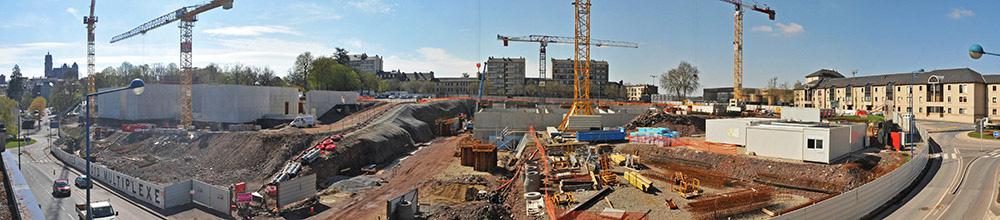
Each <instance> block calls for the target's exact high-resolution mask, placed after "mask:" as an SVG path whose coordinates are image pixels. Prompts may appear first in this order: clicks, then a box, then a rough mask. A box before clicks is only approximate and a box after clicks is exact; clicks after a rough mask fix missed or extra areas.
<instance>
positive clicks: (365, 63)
mask: <svg viewBox="0 0 1000 220" xmlns="http://www.w3.org/2000/svg"><path fill="white" fill-rule="evenodd" d="M347 57H348V61H347V65H348V66H350V67H351V68H353V69H354V70H357V71H360V72H369V73H378V72H382V57H380V56H378V55H375V56H368V54H354V55H348V56H347Z"/></svg>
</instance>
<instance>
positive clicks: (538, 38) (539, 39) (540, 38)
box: [497, 34, 639, 78]
mask: <svg viewBox="0 0 1000 220" xmlns="http://www.w3.org/2000/svg"><path fill="white" fill-rule="evenodd" d="M497 40H500V41H503V46H504V47H506V46H508V44H510V43H509V42H510V41H514V42H535V43H538V44H539V45H538V46H539V47H538V78H545V71H546V69H545V63H546V62H547V61H546V60H545V48H546V47H547V46H548V45H549V44H550V43H553V44H574V43H575V41H574V38H572V37H560V36H548V35H528V36H516V37H511V36H503V35H499V34H498V35H497ZM590 43H591V45H593V46H597V47H625V48H639V44H637V43H632V42H624V41H612V40H590Z"/></svg>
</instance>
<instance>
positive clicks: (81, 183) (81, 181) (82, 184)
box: [73, 175, 91, 189]
mask: <svg viewBox="0 0 1000 220" xmlns="http://www.w3.org/2000/svg"><path fill="white" fill-rule="evenodd" d="M73 185H76V187H77V188H80V189H87V188H90V187H91V185H90V182H87V175H80V176H78V177H76V179H75V180H73Z"/></svg>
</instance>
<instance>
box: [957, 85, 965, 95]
mask: <svg viewBox="0 0 1000 220" xmlns="http://www.w3.org/2000/svg"><path fill="white" fill-rule="evenodd" d="M958 93H965V85H958Z"/></svg>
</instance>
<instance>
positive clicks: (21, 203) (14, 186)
mask: <svg viewBox="0 0 1000 220" xmlns="http://www.w3.org/2000/svg"><path fill="white" fill-rule="evenodd" d="M15 158H16V157H15V156H13V154H11V153H10V152H3V172H4V176H5V177H6V178H4V180H3V181H4V183H6V186H7V187H5V188H6V189H5V190H7V201H6V202H5V203H7V204H8V205H9V206H10V207H11V208H10V212H11V214H13V215H14V219H45V214H44V213H43V212H42V207H40V206H38V201H37V200H36V199H35V195H34V194H33V193H31V188H30V187H29V186H28V181H26V180H25V179H24V175H23V174H22V173H21V170H20V169H18V168H17V167H18V166H17V162H16V159H15ZM22 207H23V209H22ZM0 217H2V216H0Z"/></svg>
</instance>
